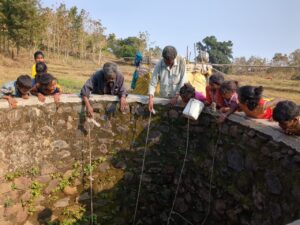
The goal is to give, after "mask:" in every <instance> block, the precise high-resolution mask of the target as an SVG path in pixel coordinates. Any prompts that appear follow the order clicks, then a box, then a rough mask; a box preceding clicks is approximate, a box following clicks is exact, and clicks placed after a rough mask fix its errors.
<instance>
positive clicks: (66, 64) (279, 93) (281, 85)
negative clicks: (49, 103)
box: [0, 53, 300, 104]
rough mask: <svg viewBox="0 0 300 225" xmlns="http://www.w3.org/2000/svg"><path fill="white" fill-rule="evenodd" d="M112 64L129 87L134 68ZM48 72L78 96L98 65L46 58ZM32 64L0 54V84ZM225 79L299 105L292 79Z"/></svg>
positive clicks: (299, 86) (298, 85)
mask: <svg viewBox="0 0 300 225" xmlns="http://www.w3.org/2000/svg"><path fill="white" fill-rule="evenodd" d="M106 61H114V62H116V63H117V64H118V65H119V69H120V71H122V72H123V74H124V76H125V81H126V86H127V87H129V84H130V81H131V79H132V73H133V71H134V67H133V66H132V65H131V64H130V63H124V62H122V61H121V60H117V59H116V58H114V57H112V56H109V57H105V58H104V59H103V61H102V63H104V62H106ZM46 62H47V66H48V71H49V72H50V73H52V74H53V75H54V76H55V77H57V79H58V80H59V83H60V84H61V85H62V87H63V90H64V92H66V93H78V92H79V91H80V89H81V87H82V85H83V84H84V82H85V81H86V80H87V79H88V78H89V77H90V75H91V74H92V73H93V72H94V71H96V70H97V69H99V68H100V67H101V65H97V64H96V63H93V62H92V61H91V60H79V59H74V58H71V57H69V58H68V60H60V59H57V58H55V59H54V58H50V59H49V58H47V56H46ZM33 63H34V61H33V59H32V58H30V57H29V55H28V54H25V53H23V54H22V55H21V56H19V57H18V58H17V59H16V60H11V59H10V58H8V57H4V56H3V55H0V85H2V84H3V83H4V82H6V81H10V80H14V79H15V78H16V77H17V76H18V75H21V74H29V75H30V73H31V66H32V65H33ZM226 79H232V80H237V81H239V83H240V85H247V84H249V85H262V86H264V89H265V91H264V96H265V97H268V98H283V99H290V100H293V101H295V102H297V103H299V104H300V80H292V79H291V76H285V75H284V74H283V75H280V76H279V75H278V76H277V75H276V74H268V75H255V74H253V75H227V76H226Z"/></svg>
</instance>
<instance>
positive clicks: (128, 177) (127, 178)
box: [124, 172, 134, 182]
mask: <svg viewBox="0 0 300 225" xmlns="http://www.w3.org/2000/svg"><path fill="white" fill-rule="evenodd" d="M133 177H134V174H133V173H131V172H125V173H124V180H125V181H127V182H130V181H132V179H133Z"/></svg>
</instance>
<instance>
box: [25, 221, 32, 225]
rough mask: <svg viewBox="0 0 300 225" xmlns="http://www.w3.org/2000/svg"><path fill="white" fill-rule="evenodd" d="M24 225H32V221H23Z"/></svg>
mask: <svg viewBox="0 0 300 225" xmlns="http://www.w3.org/2000/svg"><path fill="white" fill-rule="evenodd" d="M24 225H33V223H31V222H30V221H28V220H27V221H26V222H25V223H24Z"/></svg>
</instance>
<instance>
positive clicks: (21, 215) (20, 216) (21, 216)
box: [16, 208, 28, 224]
mask: <svg viewBox="0 0 300 225" xmlns="http://www.w3.org/2000/svg"><path fill="white" fill-rule="evenodd" d="M27 218H28V213H27V210H26V209H24V208H23V209H22V210H20V211H18V213H17V216H16V223H19V224H20V223H24V222H25V221H26V220H27Z"/></svg>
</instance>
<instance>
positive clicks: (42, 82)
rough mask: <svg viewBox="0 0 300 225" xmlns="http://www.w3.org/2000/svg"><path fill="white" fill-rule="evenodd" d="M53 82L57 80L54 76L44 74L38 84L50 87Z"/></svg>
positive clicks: (39, 78)
mask: <svg viewBox="0 0 300 225" xmlns="http://www.w3.org/2000/svg"><path fill="white" fill-rule="evenodd" d="M53 80H56V78H55V77H54V76H52V75H51V74H50V73H44V74H42V75H41V76H39V77H38V79H37V82H38V83H39V84H40V85H41V86H48V85H49V84H51V82H52V81H53Z"/></svg>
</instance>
